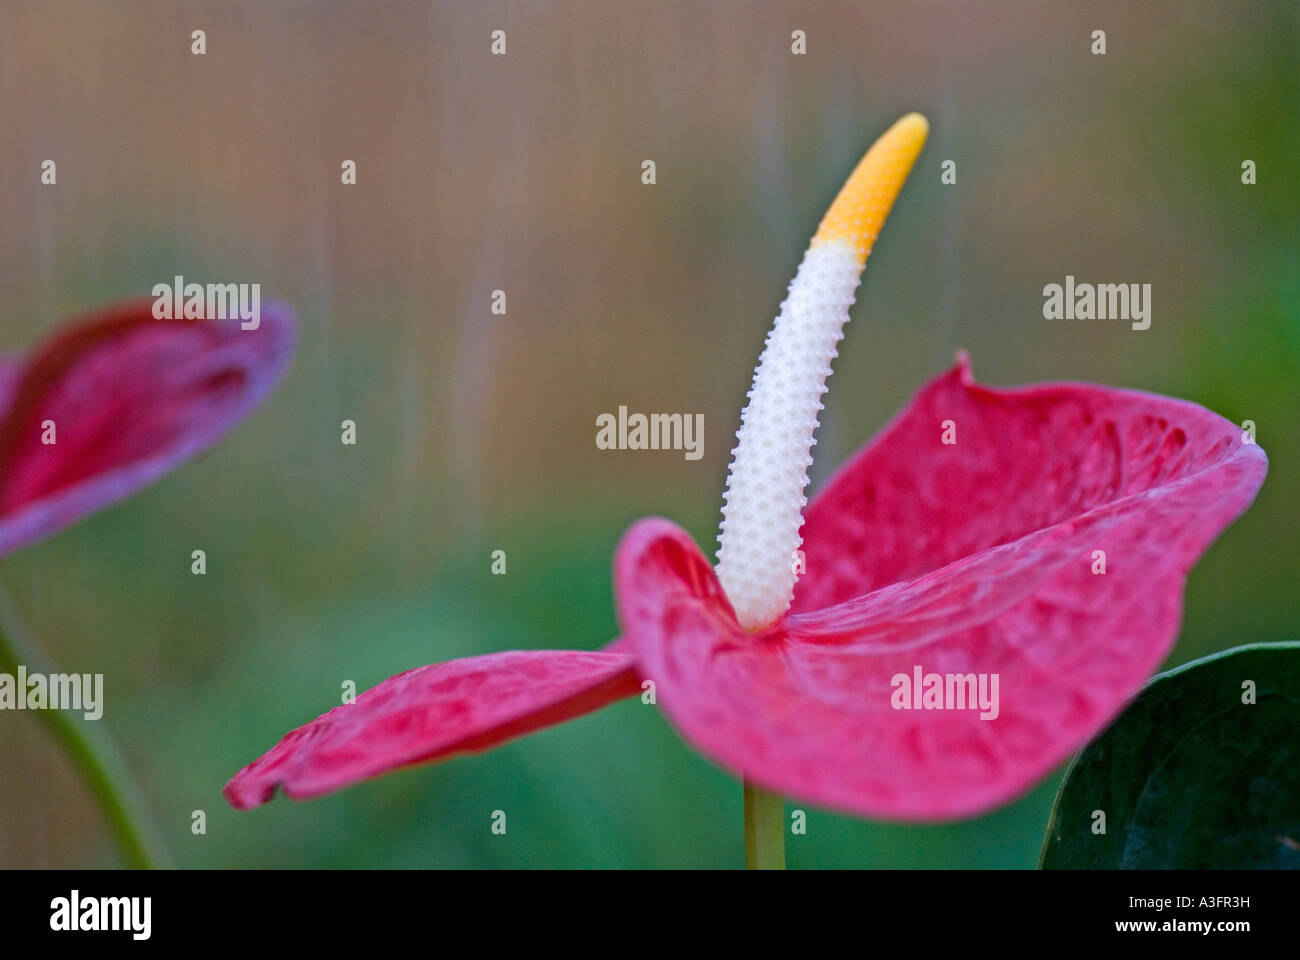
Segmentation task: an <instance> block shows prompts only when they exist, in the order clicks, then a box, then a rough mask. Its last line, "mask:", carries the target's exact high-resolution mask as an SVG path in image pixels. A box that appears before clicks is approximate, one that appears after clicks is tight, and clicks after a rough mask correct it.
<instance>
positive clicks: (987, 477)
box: [224, 356, 1267, 820]
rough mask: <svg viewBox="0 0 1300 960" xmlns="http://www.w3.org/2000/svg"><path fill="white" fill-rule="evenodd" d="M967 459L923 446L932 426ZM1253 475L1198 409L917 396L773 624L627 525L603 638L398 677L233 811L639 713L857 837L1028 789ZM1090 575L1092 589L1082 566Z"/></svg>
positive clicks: (1023, 397)
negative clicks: (898, 700) (957, 682)
mask: <svg viewBox="0 0 1300 960" xmlns="http://www.w3.org/2000/svg"><path fill="white" fill-rule="evenodd" d="M949 420H951V421H953V422H954V423H955V424H957V425H958V427H959V429H960V431H961V434H960V437H959V438H958V440H959V442H957V443H955V444H945V443H943V442H941V434H942V428H941V425H942V424H943V423H944V421H949ZM1266 470H1267V458H1266V457H1265V455H1264V453H1263V451H1262V450H1260V448H1259V447H1258V446H1256V445H1254V444H1253V443H1244V442H1243V436H1242V431H1241V430H1240V429H1238V428H1237V427H1236V426H1234V425H1233V424H1232V423H1230V422H1228V421H1227V420H1225V419H1223V418H1221V417H1219V416H1217V415H1216V414H1214V413H1211V412H1210V411H1208V410H1206V409H1204V408H1202V407H1199V406H1197V405H1195V404H1192V403H1188V402H1185V401H1182V400H1176V399H1171V398H1167V397H1162V396H1157V395H1153V394H1148V393H1141V392H1137V391H1131V390H1119V389H1111V388H1106V387H1101V386H1092V385H1087V384H1068V383H1067V384H1047V385H1037V386H1029V387H1023V388H1019V389H1011V390H997V389H991V388H988V387H983V386H979V385H977V384H976V383H975V382H974V380H973V378H972V376H971V372H970V367H969V363H968V361H967V360H966V359H965V357H964V356H963V357H960V358H959V361H958V364H957V365H956V366H955V367H954V368H953V369H952V370H950V371H949V372H948V373H946V374H945V375H943V376H941V377H939V378H938V379H936V380H934V381H932V382H931V383H929V384H928V385H927V386H925V387H924V388H923V389H922V390H921V392H920V393H919V394H918V395H917V396H916V397H914V398H913V400H912V401H911V402H910V403H909V404H908V405H907V407H906V408H905V409H904V410H903V411H902V413H901V414H900V415H899V416H898V417H897V418H896V419H895V420H894V421H893V423H891V424H890V425H889V426H888V427H887V428H885V429H884V430H883V431H882V432H881V433H880V434H879V435H878V436H877V437H876V438H875V439H874V440H873V441H872V442H871V443H869V444H868V445H867V446H866V447H865V448H864V449H862V450H861V451H860V452H859V453H858V454H857V455H856V456H854V457H853V458H852V459H851V460H850V461H849V463H848V464H847V465H846V466H845V467H843V469H841V471H840V472H839V474H838V475H837V476H836V477H835V478H834V479H833V480H831V482H830V483H829V484H827V485H826V487H825V489H823V490H822V491H821V493H820V494H819V495H818V496H817V497H816V499H815V500H814V501H813V503H812V504H811V506H810V507H809V509H808V511H807V513H806V515H805V522H804V525H803V530H802V536H803V541H804V545H803V549H804V555H805V558H806V572H805V573H803V575H802V576H801V577H800V579H799V581H798V585H797V588H796V590H795V595H794V602H793V605H792V607H791V608H790V610H789V611H788V612H787V613H786V614H785V615H784V616H782V617H781V618H780V619H779V620H778V621H777V622H776V623H774V624H772V625H771V626H769V627H766V628H764V629H761V630H759V631H756V632H748V631H746V630H745V629H744V628H742V627H741V626H740V625H739V624H738V623H737V620H736V617H735V614H734V612H733V610H732V606H731V604H730V602H729V601H728V599H727V597H726V596H725V594H724V592H723V590H722V587H721V585H720V584H719V582H718V579H717V577H716V576H715V574H714V571H713V569H712V568H711V566H710V564H709V563H708V561H707V560H706V559H705V557H704V555H703V554H702V553H701V552H700V550H699V548H698V547H697V546H696V545H695V543H694V542H693V541H692V540H691V539H690V537H689V536H688V535H687V534H686V533H685V532H684V531H682V530H681V529H680V528H678V527H676V526H675V525H673V524H672V523H670V522H669V521H667V520H662V519H658V518H650V519H645V520H642V521H640V522H638V523H637V524H635V525H634V526H633V527H632V528H631V529H630V530H629V531H628V532H627V533H626V534H625V536H624V538H623V541H622V543H621V544H620V546H619V548H618V551H617V554H616V557H615V562H614V586H615V592H616V598H617V606H618V614H619V620H620V624H621V627H622V637H621V639H620V640H618V641H617V642H616V643H614V644H613V645H611V646H609V647H607V648H605V649H604V650H602V651H598V652H577V651H531V652H510V653H497V654H490V655H487V656H481V657H471V658H468V659H463V660H454V661H451V662H449V663H440V664H434V665H431V666H426V667H420V668H418V669H415V670H410V671H408V672H406V673H402V674H399V675H397V676H395V677H392V678H390V679H388V680H385V681H384V682H383V683H381V684H379V685H378V686H376V687H375V688H373V689H371V690H369V691H367V692H365V693H363V694H362V695H361V696H360V697H358V698H357V700H356V701H355V702H354V703H352V704H348V705H345V706H340V707H336V708H335V709H333V710H331V711H330V712H328V713H326V714H324V715H322V716H321V717H319V718H317V719H316V720H314V721H312V722H311V723H308V724H307V725H305V726H302V727H299V728H298V729H296V730H294V731H293V732H291V733H289V734H288V735H287V736H286V737H284V739H283V740H281V741H280V743H279V744H278V745H276V746H275V747H274V748H273V749H271V750H270V751H269V752H268V753H267V754H265V755H264V756H262V757H261V758H260V759H258V760H255V761H254V762H253V763H251V764H249V765H248V766H247V767H245V768H244V769H243V770H241V771H240V772H239V773H237V774H236V775H235V776H234V777H233V778H232V779H231V780H230V782H229V783H228V784H227V785H226V787H225V790H224V793H225V796H226V798H227V800H228V801H229V802H230V803H231V804H232V805H233V806H235V807H239V808H249V807H254V806H257V805H258V804H261V803H264V802H266V801H267V800H269V799H270V798H271V797H272V795H273V794H274V792H275V789H276V787H277V786H279V787H282V788H283V789H284V791H285V793H286V794H288V795H289V796H291V797H294V798H298V799H302V798H307V797H314V796H318V795H320V794H324V793H327V792H329V791H332V790H337V789H339V788H341V787H345V786H348V785H350V784H353V783H356V782H357V781H359V780H362V779H365V778H367V777H373V776H376V775H378V774H381V773H384V772H386V771H389V770H392V769H395V768H398V767H403V766H407V765H410V764H415V763H422V762H427V761H431V760H437V759H441V758H444V757H447V756H449V755H452V754H455V753H462V752H467V751H475V750H483V749H486V748H488V747H492V746H495V745H496V744H499V743H501V742H503V741H505V740H508V739H511V738H512V737H516V736H519V735H521V734H524V733H528V732H530V731H533V730H536V729H539V728H541V727H545V726H548V725H550V724H554V723H558V722H560V721H562V720H567V719H569V718H571V717H574V716H577V715H579V714H582V713H586V712H589V711H591V710H595V709H597V708H599V707H601V706H604V705H605V704H607V703H609V702H611V701H613V700H616V699H619V698H621V697H626V696H629V695H633V694H635V693H638V692H640V691H641V690H642V689H643V687H642V684H643V682H646V681H652V682H653V684H654V689H655V695H656V701H657V703H658V705H659V706H660V707H661V708H662V709H663V711H664V713H665V714H666V715H667V717H668V719H669V720H670V721H671V722H672V723H673V725H674V726H675V727H676V728H677V730H678V731H679V732H680V733H681V735H682V736H683V737H684V738H685V739H686V740H687V741H688V742H689V743H691V744H692V745H693V746H695V747H696V748H698V749H699V750H700V751H702V752H703V753H705V754H706V755H708V756H709V757H711V758H712V759H714V760H715V761H716V762H717V763H719V764H720V765H722V766H723V767H725V768H727V769H728V770H730V771H732V772H734V773H735V774H737V775H738V776H743V777H744V778H745V779H746V780H747V781H752V782H754V783H756V784H758V785H760V786H762V787H764V788H766V789H768V790H771V791H775V792H779V793H781V794H786V795H789V796H791V797H793V798H795V799H797V800H801V801H806V802H810V803H814V804H818V805H821V806H825V807H829V808H833V809H836V810H842V811H846V812H849V813H853V814H857V815H860V816H866V817H874V818H882V819H894V820H941V819H948V818H957V817H964V816H970V815H974V814H978V813H980V812H983V811H986V810H988V809H990V808H992V807H995V806H997V805H1000V804H1002V803H1004V802H1007V801H1009V800H1011V799H1013V798H1014V797H1016V796H1017V795H1019V794H1020V793H1022V792H1024V791H1025V790H1027V789H1028V788H1029V787H1030V786H1031V785H1032V784H1033V783H1034V782H1035V781H1037V780H1038V779H1039V778H1041V777H1043V776H1044V775H1045V774H1047V773H1048V772H1050V771H1051V770H1052V769H1053V767H1055V766H1056V765H1057V764H1059V763H1060V762H1061V761H1062V760H1064V759H1065V758H1066V757H1067V756H1068V755H1069V754H1070V753H1071V752H1073V751H1074V750H1076V749H1078V748H1079V747H1080V746H1082V745H1083V744H1084V743H1086V742H1087V741H1088V740H1089V739H1090V738H1091V737H1093V736H1094V735H1095V734H1096V733H1098V732H1099V731H1100V730H1101V729H1102V728H1103V727H1104V726H1106V724H1107V723H1108V722H1109V721H1110V720H1111V719H1112V718H1113V717H1115V716H1116V714H1118V713H1119V712H1120V710H1121V709H1122V708H1123V707H1124V705H1125V703H1126V702H1127V701H1128V700H1129V699H1130V698H1131V697H1132V696H1133V695H1134V694H1135V693H1136V692H1137V690H1138V688H1139V687H1140V686H1141V685H1142V683H1143V681H1144V680H1146V678H1147V677H1148V676H1149V675H1150V674H1151V673H1152V672H1153V671H1154V670H1155V669H1156V668H1157V667H1158V666H1159V665H1160V663H1161V661H1162V660H1163V659H1164V658H1165V656H1166V655H1167V654H1168V653H1169V650H1170V648H1171V647H1172V645H1173V643H1174V640H1175V638H1176V636H1177V633H1178V628H1179V620H1180V616H1181V610H1182V593H1183V584H1184V580H1185V578H1186V575H1187V572H1188V570H1189V569H1190V568H1191V566H1192V564H1193V563H1194V562H1195V561H1196V559H1197V558H1198V557H1199V556H1200V554H1201V553H1202V552H1204V551H1205V549H1206V548H1207V547H1208V546H1209V544H1210V543H1211V542H1212V541H1213V540H1214V538H1215V537H1216V536H1217V535H1218V534H1219V533H1220V532H1221V531H1222V530H1223V529H1224V528H1225V527H1226V526H1227V525H1228V524H1229V523H1231V522H1232V521H1233V519H1235V518H1236V517H1237V516H1238V515H1239V514H1240V513H1241V512H1242V511H1244V510H1245V509H1246V507H1247V506H1248V505H1249V504H1250V502H1251V501H1252V499H1253V498H1254V496H1255V494H1256V492H1257V491H1258V490H1259V487H1260V485H1261V484H1262V483H1263V480H1264V475H1265V472H1266ZM1099 550H1100V551H1104V554H1105V567H1104V569H1105V572H1104V573H1099V572H1096V571H1097V569H1098V567H1097V562H1096V556H1097V555H1096V553H1095V551H1099ZM916 666H923V667H924V669H925V671H926V672H927V673H929V672H936V673H940V674H968V673H975V674H998V675H999V676H1000V709H999V711H998V715H997V716H996V718H993V719H981V718H980V715H979V712H978V711H972V710H940V709H936V710H928V709H895V708H894V707H893V706H892V705H891V701H892V699H893V697H892V695H893V693H894V688H893V685H892V682H891V678H893V677H894V676H896V675H898V674H904V675H908V676H910V675H911V674H912V671H913V669H914V667H916Z"/></svg>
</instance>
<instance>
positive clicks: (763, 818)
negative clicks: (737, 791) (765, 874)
mask: <svg viewBox="0 0 1300 960" xmlns="http://www.w3.org/2000/svg"><path fill="white" fill-rule="evenodd" d="M745 867H746V868H747V869H750V870H784V869H785V798H784V797H780V796H777V795H776V794H775V793H768V792H767V791H766V790H763V789H761V788H759V787H756V786H754V785H753V784H751V783H750V782H749V781H748V780H746V781H745Z"/></svg>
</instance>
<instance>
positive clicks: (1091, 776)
mask: <svg viewBox="0 0 1300 960" xmlns="http://www.w3.org/2000/svg"><path fill="white" fill-rule="evenodd" d="M1247 681H1251V682H1253V684H1254V700H1255V702H1254V703H1248V702H1245V701H1247V700H1248V699H1249V696H1248V693H1247V690H1248V687H1249V684H1247ZM1098 812H1100V813H1103V814H1104V815H1105V833H1099V832H1098V833H1094V829H1095V825H1097V824H1098V822H1099V817H1098ZM1041 866H1042V867H1043V868H1044V869H1058V868H1103V869H1105V868H1120V869H1133V868H1147V869H1150V868H1190V869H1207V868H1248V867H1274V868H1277V867H1291V868H1300V643H1294V642H1292V643H1275V644H1254V645H1251V646H1244V647H1237V648H1236V649H1233V650H1228V651H1226V652H1224V653H1219V654H1215V655H1214V656H1210V657H1206V658H1204V659H1202V660H1196V661H1193V662H1192V663H1188V664H1185V665H1184V666H1181V667H1179V668H1178V669H1176V670H1171V671H1169V672H1168V673H1163V674H1160V675H1159V676H1157V677H1156V678H1155V679H1153V680H1152V681H1151V682H1150V683H1149V684H1147V686H1146V687H1145V688H1144V689H1143V690H1142V692H1141V693H1140V694H1139V695H1138V697H1137V699H1135V700H1134V701H1133V703H1132V704H1131V705H1130V706H1129V708H1128V709H1127V710H1126V711H1125V712H1124V713H1123V714H1122V715H1121V716H1120V718H1119V719H1118V720H1116V721H1115V723H1114V724H1113V725H1112V726H1111V727H1110V729H1108V730H1107V731H1106V732H1105V733H1104V734H1102V736H1101V737H1099V738H1098V739H1097V740H1096V741H1094V742H1093V743H1092V744H1090V745H1089V746H1088V747H1087V748H1086V749H1085V750H1084V751H1083V752H1082V753H1081V754H1079V756H1077V757H1076V758H1075V760H1074V763H1073V764H1071V766H1070V769H1069V770H1067V771H1066V774H1065V779H1064V781H1063V782H1062V784H1061V789H1060V792H1059V793H1058V794H1057V797H1056V806H1055V808H1054V809H1053V810H1052V817H1051V820H1050V822H1049V824H1048V830H1047V838H1046V841H1045V842H1044V845H1043V855H1042V860H1041Z"/></svg>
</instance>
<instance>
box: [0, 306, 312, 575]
mask: <svg viewBox="0 0 1300 960" xmlns="http://www.w3.org/2000/svg"><path fill="white" fill-rule="evenodd" d="M152 305H153V301H152V300H148V299H139V300H131V301H126V302H122V303H118V304H114V305H112V306H109V307H106V308H103V309H101V310H99V311H96V312H95V313H93V314H90V315H89V316H86V317H82V318H78V319H76V320H74V321H71V322H70V323H69V324H68V325H67V326H66V327H64V328H62V329H61V330H60V331H59V332H58V333H56V334H55V335H54V337H53V338H52V339H50V340H49V341H48V342H47V343H45V344H44V346H42V347H41V348H40V349H38V350H36V351H34V352H33V353H32V354H31V355H30V356H28V357H23V358H14V357H7V358H0V557H3V556H5V555H6V554H9V553H12V552H13V551H15V550H18V549H20V548H21V547H25V546H27V545H28V544H31V543H33V542H35V541H37V540H40V539H43V538H44V537H47V536H50V535H51V534H53V533H56V532H58V531H59V530H62V529H63V528H64V527H67V526H69V525H71V524H73V523H76V522H77V521H78V520H80V519H81V518H82V517H84V516H86V515H88V514H91V513H94V512H95V511H97V510H100V509H102V508H103V507H106V506H108V505H109V504H111V503H113V502H114V501H117V500H120V499H122V498H124V497H127V496H130V495H131V494H133V493H135V492H136V491H137V490H139V489H140V488H141V487H144V486H146V485H148V484H149V483H152V482H153V481H154V480H157V479H158V478H159V477H161V476H162V475H163V474H165V473H167V472H169V471H170V470H173V469H175V468H176V467H177V466H179V465H180V464H182V463H184V462H185V461H186V460H189V459H190V458H192V457H194V456H196V455H197V454H199V453H202V452H203V451H204V450H206V449H208V448H209V447H211V446H212V445H214V444H215V443H216V442H217V441H218V440H220V439H221V438H222V437H223V436H224V435H225V434H226V433H227V432H228V431H229V430H230V429H231V428H233V427H234V426H235V425H236V424H237V423H238V422H239V421H240V420H242V419H243V418H244V417H245V416H247V415H248V414H249V412H250V411H251V410H252V409H253V408H254V407H256V406H257V405H258V404H259V403H260V402H261V401H262V400H263V399H264V398H265V397H266V396H267V394H268V393H269V392H270V391H271V389H272V388H273V387H274V385H275V383H276V381H277V380H278V379H279V377H280V375H281V374H282V373H283V372H284V369H285V367H286V366H287V364H288V361H289V357H290V355H291V353H292V352H293V340H294V330H293V318H292V312H291V311H290V310H289V308H288V307H287V306H285V305H283V304H271V305H267V306H266V307H264V308H263V309H262V311H261V323H260V326H259V327H258V328H257V329H255V330H242V329H240V325H239V321H238V320H230V321H196V320H157V319H155V318H154V317H153V314H152ZM50 439H53V440H54V442H53V443H50V442H48V441H49V440H50Z"/></svg>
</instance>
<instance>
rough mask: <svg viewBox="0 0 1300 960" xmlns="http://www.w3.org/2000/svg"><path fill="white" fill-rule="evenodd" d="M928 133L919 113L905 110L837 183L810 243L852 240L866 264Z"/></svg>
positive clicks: (860, 260)
mask: <svg viewBox="0 0 1300 960" xmlns="http://www.w3.org/2000/svg"><path fill="white" fill-rule="evenodd" d="M929 133H930V123H929V121H928V120H926V119H925V117H923V116H921V114H919V113H909V114H908V115H907V116H905V117H903V118H902V119H901V120H899V121H898V122H897V123H895V124H894V125H893V126H892V127H890V128H889V129H888V130H886V131H885V132H884V134H882V135H881V137H880V139H879V140H877V141H876V142H875V143H873V144H872V145H871V149H870V150H868V151H867V153H866V155H865V156H864V157H863V158H862V159H861V160H859V161H858V165H857V166H856V167H855V168H854V169H853V173H851V174H849V179H848V180H846V181H845V183H844V186H843V187H842V188H840V192H839V194H838V195H837V196H836V197H835V202H834V203H832V204H831V207H830V209H829V210H827V211H826V216H824V217H822V222H821V225H820V226H819V227H818V228H817V233H816V235H815V236H814V237H813V240H812V242H813V246H817V245H819V244H822V243H827V242H830V241H839V242H846V243H850V244H852V245H853V248H854V249H855V250H856V251H857V255H858V266H859V267H861V266H863V265H864V264H866V262H867V255H868V254H870V253H871V248H872V246H873V245H874V244H875V242H876V235H877V234H878V233H880V228H881V226H882V225H883V224H884V222H885V217H887V216H889V211H890V209H891V208H892V207H893V206H894V200H895V199H896V198H897V197H898V191H899V190H901V189H902V188H903V181H904V180H906V179H907V175H908V173H910V172H911V170H912V165H913V164H914V163H916V158H917V155H918V154H920V152H921V148H922V147H923V146H925V138H926V136H927V135H929Z"/></svg>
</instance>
